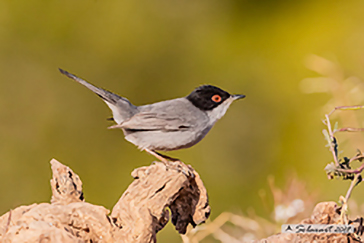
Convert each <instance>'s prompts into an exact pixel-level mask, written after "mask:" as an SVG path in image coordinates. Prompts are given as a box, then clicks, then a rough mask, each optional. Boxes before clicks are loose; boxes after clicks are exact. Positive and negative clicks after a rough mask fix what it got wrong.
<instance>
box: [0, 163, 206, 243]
mask: <svg viewBox="0 0 364 243" xmlns="http://www.w3.org/2000/svg"><path fill="white" fill-rule="evenodd" d="M51 166H52V171H53V178H52V180H51V187H52V193H53V195H52V199H51V203H40V204H32V205H29V206H20V207H18V208H16V209H14V210H10V211H9V212H7V213H5V214H4V215H2V216H1V217H0V242H155V241H156V234H157V232H158V231H160V230H161V229H163V227H164V226H165V225H166V224H167V223H168V221H169V218H170V215H169V214H170V213H169V211H168V209H167V208H169V209H170V212H171V218H172V223H173V224H174V225H175V227H176V230H177V231H178V232H179V233H181V234H183V233H185V232H186V227H187V226H188V224H192V225H193V226H195V225H197V224H200V223H203V222H204V221H205V220H206V219H207V218H208V217H209V214H210V206H209V204H208V196H207V193H206V189H205V187H204V185H203V183H202V181H201V179H200V177H199V175H198V174H197V172H196V171H195V170H194V169H193V168H192V167H190V166H187V165H185V164H184V163H182V162H171V163H170V164H168V165H165V164H163V163H161V162H155V163H154V164H152V165H150V166H146V167H141V168H138V169H136V170H134V171H133V173H132V176H133V177H134V179H135V180H134V181H133V182H132V184H131V185H130V186H129V187H128V189H127V190H126V191H125V192H124V193H123V195H122V197H121V198H120V200H119V201H118V203H117V204H116V205H115V206H114V208H113V210H112V212H111V214H110V211H109V210H108V209H106V208H104V207H102V206H98V205H92V204H90V203H87V202H85V200H84V197H83V192H82V182H81V180H80V178H79V177H78V175H77V174H75V173H74V172H73V171H72V170H71V169H70V168H69V167H67V166H64V165H63V164H61V163H60V162H58V161H56V160H54V159H53V160H52V161H51Z"/></svg>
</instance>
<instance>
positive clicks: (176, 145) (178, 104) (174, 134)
mask: <svg viewBox="0 0 364 243" xmlns="http://www.w3.org/2000/svg"><path fill="white" fill-rule="evenodd" d="M59 71H60V72H61V73H62V74H64V75H66V76H67V77H68V78H71V79H73V80H74V81H76V82H78V83H80V84H82V85H83V86H85V87H86V88H88V89H90V90H91V91H93V92H94V93H96V94H97V95H98V96H99V97H101V99H102V100H103V101H104V102H105V103H106V105H107V106H108V107H109V108H110V109H111V111H112V114H113V118H112V119H113V120H114V121H115V122H116V125H113V126H110V127H109V128H110V129H117V128H118V129H121V130H122V131H123V133H124V137H125V139H126V140H127V141H129V142H131V143H132V144H134V145H136V146H137V147H138V148H139V149H140V150H144V151H146V152H147V153H149V154H151V155H153V156H155V157H156V158H157V159H159V160H160V161H161V162H164V163H168V161H179V159H175V158H172V157H169V156H167V155H164V154H161V153H160V151H172V150H179V149H185V148H189V147H192V146H193V145H195V144H197V143H198V142H200V141H201V140H202V139H203V138H204V137H205V136H206V134H207V133H208V132H209V131H210V130H211V128H212V127H213V126H214V124H215V123H216V122H217V121H218V120H219V119H220V118H222V117H223V116H224V115H225V113H226V111H227V109H228V108H229V106H230V105H231V103H232V102H233V101H235V100H239V99H242V98H244V97H245V95H241V94H234V95H231V94H229V93H228V92H226V91H224V90H222V89H220V88H218V87H216V86H213V85H202V86H199V87H197V88H196V89H194V90H193V91H192V92H191V93H190V94H189V95H187V96H186V97H182V98H176V99H171V100H165V101H160V102H156V103H152V104H147V105H141V106H135V105H133V104H132V103H131V102H130V101H129V100H128V99H126V98H124V97H121V96H119V95H117V94H114V93H112V92H110V91H108V90H105V89H102V88H99V87H96V86H94V85H93V84H91V83H89V82H87V81H85V80H83V79H81V78H79V77H77V76H76V75H74V74H71V73H69V72H67V71H65V70H63V69H61V68H59Z"/></svg>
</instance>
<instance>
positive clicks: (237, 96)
mask: <svg viewBox="0 0 364 243" xmlns="http://www.w3.org/2000/svg"><path fill="white" fill-rule="evenodd" d="M231 97H232V98H233V100H239V99H242V98H245V95H240V94H237V95H232V96H231Z"/></svg>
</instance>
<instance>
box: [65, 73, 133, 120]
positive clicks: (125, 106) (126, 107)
mask: <svg viewBox="0 0 364 243" xmlns="http://www.w3.org/2000/svg"><path fill="white" fill-rule="evenodd" d="M59 71H60V72H61V73H62V74H64V75H66V76H67V77H69V78H71V79H73V80H75V81H76V82H78V83H80V84H82V85H83V86H85V87H86V88H88V89H90V90H91V91H93V92H94V93H96V94H97V95H98V96H100V97H101V98H102V99H103V100H104V101H105V103H106V104H107V105H108V106H109V108H110V109H111V111H112V113H113V119H114V120H115V122H116V123H118V124H120V123H121V122H123V121H124V120H126V119H129V118H130V117H131V116H133V115H134V114H135V113H136V112H137V107H136V106H134V105H132V104H131V103H130V102H129V100H128V99H126V98H124V97H121V96H119V95H117V94H114V93H111V92H110V91H107V90H104V89H101V88H98V87H96V86H94V85H92V84H90V83H88V82H86V81H85V80H83V79H81V78H79V77H77V76H76V75H73V74H71V73H69V72H67V71H65V70H63V69H60V68H59Z"/></svg>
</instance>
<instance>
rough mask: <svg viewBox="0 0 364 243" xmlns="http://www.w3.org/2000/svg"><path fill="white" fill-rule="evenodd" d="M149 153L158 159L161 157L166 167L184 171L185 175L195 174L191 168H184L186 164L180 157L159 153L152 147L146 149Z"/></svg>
mask: <svg viewBox="0 0 364 243" xmlns="http://www.w3.org/2000/svg"><path fill="white" fill-rule="evenodd" d="M144 150H145V151H146V152H147V153H149V154H151V155H153V156H154V157H156V158H157V159H159V160H160V161H161V162H162V163H163V164H164V165H165V166H166V169H167V170H168V169H173V170H176V171H178V172H182V173H183V174H184V175H185V176H187V177H190V176H191V175H193V173H191V171H190V168H188V167H187V168H184V167H186V165H185V164H183V163H182V162H181V161H180V160H179V159H177V158H172V157H169V156H167V155H164V154H161V153H158V152H156V151H153V150H150V149H144Z"/></svg>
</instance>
